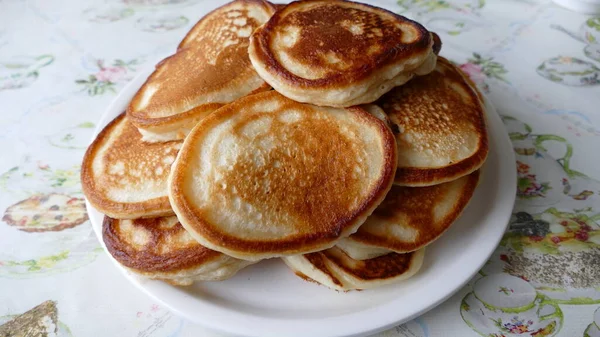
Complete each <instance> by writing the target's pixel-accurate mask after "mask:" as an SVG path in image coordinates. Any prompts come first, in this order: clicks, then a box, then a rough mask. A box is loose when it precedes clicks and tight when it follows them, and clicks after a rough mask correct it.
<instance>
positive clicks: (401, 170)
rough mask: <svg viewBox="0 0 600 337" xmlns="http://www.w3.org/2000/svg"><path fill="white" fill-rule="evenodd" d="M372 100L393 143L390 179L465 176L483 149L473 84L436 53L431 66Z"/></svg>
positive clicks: (416, 181) (436, 180)
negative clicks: (393, 137) (394, 156)
mask: <svg viewBox="0 0 600 337" xmlns="http://www.w3.org/2000/svg"><path fill="white" fill-rule="evenodd" d="M377 104H378V105H379V106H380V107H382V108H383V110H384V111H385V112H386V113H387V114H388V116H389V117H390V120H391V122H392V129H393V131H394V132H395V133H396V141H397V143H398V170H397V171H396V179H395V183H396V184H399V185H405V186H429V185H435V184H440V183H443V182H447V181H452V180H455V179H457V178H460V177H462V176H465V175H467V174H469V173H471V172H473V171H475V170H477V169H478V168H480V167H481V165H483V163H484V162H485V159H486V158H487V154H488V138H487V131H486V125H485V110H484V105H483V103H482V101H481V99H480V94H479V92H478V91H477V89H476V88H475V87H474V86H472V85H470V84H469V82H468V81H467V80H465V78H464V76H463V75H462V72H461V71H460V70H459V69H458V68H457V67H456V66H454V65H453V64H452V63H450V62H449V61H448V60H446V59H444V58H442V57H439V58H438V62H437V66H436V69H435V71H433V72H432V73H431V74H429V75H426V76H420V77H417V78H415V79H413V80H411V81H410V82H409V83H407V84H405V85H403V86H400V87H397V88H394V89H393V90H392V91H390V92H389V93H387V94H386V95H384V96H383V97H382V98H381V99H380V100H378V101H377Z"/></svg>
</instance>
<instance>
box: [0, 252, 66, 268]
mask: <svg viewBox="0 0 600 337" xmlns="http://www.w3.org/2000/svg"><path fill="white" fill-rule="evenodd" d="M67 258H69V251H68V250H63V251H62V252H60V253H58V254H55V255H50V256H44V257H41V258H39V259H37V260H33V259H32V260H25V261H5V262H2V261H0V265H5V266H9V267H14V266H23V267H27V271H40V270H42V269H50V268H53V267H54V266H55V265H56V264H57V263H59V262H60V261H63V260H66V259H67Z"/></svg>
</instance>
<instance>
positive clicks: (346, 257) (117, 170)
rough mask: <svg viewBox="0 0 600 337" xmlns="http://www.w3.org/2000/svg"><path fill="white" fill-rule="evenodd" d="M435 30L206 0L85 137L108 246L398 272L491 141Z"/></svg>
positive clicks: (150, 263)
mask: <svg viewBox="0 0 600 337" xmlns="http://www.w3.org/2000/svg"><path fill="white" fill-rule="evenodd" d="M441 44H442V43H441V40H440V38H439V36H437V35H436V34H435V33H433V32H429V31H427V30H426V29H425V28H424V27H423V26H421V25H420V24H419V23H417V22H414V21H411V20H409V19H407V18H404V17H402V16H399V15H396V14H394V13H391V12H389V11H386V10H383V9H380V8H377V7H373V6H370V5H364V4H360V3H355V2H350V1H343V0H334V1H323V0H314V1H304V2H292V3H291V4H289V5H273V4H270V3H268V2H266V1H260V0H235V1H233V2H231V3H229V4H227V5H225V6H222V7H220V8H217V9H216V10H214V11H212V12H211V13H209V14H208V15H207V16H205V17H204V18H202V19H201V20H200V21H199V22H198V23H197V24H196V25H195V26H194V27H193V28H192V30H191V31H190V32H189V33H187V35H186V36H185V38H184V39H183V40H182V41H181V43H180V44H179V47H178V49H177V52H176V53H175V54H174V55H172V56H170V57H169V58H167V59H165V60H163V61H161V62H160V63H159V64H158V65H157V66H156V69H155V71H154V73H153V74H152V75H150V77H149V78H148V79H147V80H146V82H145V83H144V84H143V85H142V87H141V88H140V89H139V91H138V92H137V93H136V95H135V96H134V97H133V99H132V101H131V102H130V104H129V106H128V108H127V112H126V115H125V114H122V115H120V116H118V117H117V118H116V119H115V120H113V121H112V122H111V123H109V124H108V125H107V126H106V127H105V128H104V130H102V132H100V134H98V136H97V138H96V139H95V140H94V142H93V143H92V144H91V145H90V147H89V148H88V150H87V152H86V155H85V157H84V160H83V164H82V171H81V178H82V185H83V190H84V193H85V195H86V197H87V199H88V200H89V202H90V204H91V205H93V206H94V207H95V208H97V209H98V210H100V211H101V212H102V213H104V214H105V215H106V216H105V218H104V223H103V231H102V236H103V242H104V243H105V245H106V247H107V250H108V251H109V252H110V254H111V255H112V256H113V257H114V259H115V260H116V261H117V262H118V263H120V264H121V265H122V266H123V267H124V268H127V269H128V270H130V271H132V272H134V273H137V274H139V275H142V276H144V277H147V278H151V279H158V280H163V281H166V282H169V283H171V284H175V285H189V284H192V283H193V282H195V281H216V280H223V279H227V278H229V277H232V276H234V275H235V274H236V273H237V272H238V270H240V269H242V268H244V267H246V266H248V265H250V264H253V263H259V261H260V260H263V259H269V258H281V259H282V260H283V261H284V262H285V263H286V264H287V265H288V266H289V268H290V269H291V270H292V271H294V272H295V273H296V274H297V275H298V276H300V277H302V278H304V279H307V280H311V281H315V282H317V283H319V284H322V285H325V286H327V287H329V288H332V289H335V290H341V291H347V290H353V289H368V288H374V287H378V286H381V285H385V284H389V283H393V282H399V281H401V280H405V279H407V278H409V277H412V276H413V275H415V274H416V273H417V272H418V271H419V269H420V268H421V265H422V263H423V259H424V255H425V247H426V246H427V245H429V244H430V243H432V242H433V241H435V240H436V239H437V238H439V237H440V236H441V235H442V234H443V233H444V232H446V231H447V230H448V228H449V227H450V226H451V225H452V223H454V222H455V221H456V219H457V218H458V217H459V216H460V214H461V212H462V211H463V210H464V209H465V207H466V206H467V204H468V202H469V200H470V199H471V198H472V196H473V193H474V190H475V188H476V186H477V184H478V181H479V175H480V167H481V166H482V165H483V163H484V162H485V160H486V157H487V152H488V146H487V133H486V132H487V131H486V126H485V115H484V113H485V111H484V107H483V96H481V94H480V93H479V92H478V91H477V89H476V88H475V87H474V84H473V83H472V82H471V81H470V80H469V79H468V78H467V77H466V76H465V75H464V74H462V72H461V71H460V70H459V69H458V68H457V67H455V66H454V65H453V64H452V63H450V62H449V61H448V60H446V59H444V58H442V57H438V56H437V55H438V53H439V52H440V48H441ZM271 86H272V87H273V89H274V90H270V89H271ZM18 209H19V208H15V209H13V210H12V211H11V212H12V213H11V214H10V215H11V217H8V218H7V217H6V216H5V219H9V220H11V221H12V219H13V218H14V216H13V215H14V214H16V213H15V211H14V210H17V211H18ZM17 213H18V212H17ZM5 221H8V220H5ZM265 270H266V269H265ZM236 282H237V281H236Z"/></svg>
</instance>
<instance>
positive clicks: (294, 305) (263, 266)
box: [88, 68, 516, 337]
mask: <svg viewBox="0 0 600 337" xmlns="http://www.w3.org/2000/svg"><path fill="white" fill-rule="evenodd" d="M152 70H153V69H152V68H150V69H146V70H145V71H143V72H142V73H141V74H140V75H139V76H138V77H136V78H135V79H134V80H133V81H132V82H131V83H130V84H129V85H128V86H127V87H125V88H124V89H123V91H122V92H121V93H120V94H119V96H118V97H117V98H116V99H115V100H114V101H113V103H112V104H111V105H110V107H109V108H108V110H107V111H106V113H105V114H104V116H103V118H102V120H101V121H100V123H99V128H98V129H97V130H96V134H97V133H98V132H99V130H100V129H101V128H103V127H104V126H105V125H106V124H107V123H108V122H109V121H110V120H112V119H113V118H115V117H116V116H117V115H118V114H120V113H121V112H123V111H124V110H125V108H126V106H127V104H128V102H129V101H130V99H131V98H132V97H133V95H134V94H135V92H136V91H137V90H138V88H139V87H140V86H141V85H142V84H143V82H144V81H145V79H146V78H147V76H149V74H150V73H151V72H152ZM487 109H488V127H489V144H490V153H489V157H488V160H487V162H486V164H485V166H484V168H483V175H482V181H481V183H480V185H479V187H478V188H477V191H476V192H475V196H474V197H473V200H472V201H471V203H470V205H469V206H468V208H467V209H466V210H465V212H464V214H463V215H462V217H461V218H460V219H459V220H458V221H457V222H456V223H455V224H454V225H453V226H452V227H451V228H450V229H449V230H448V231H447V232H446V233H445V234H444V235H443V236H442V237H441V238H440V239H439V240H437V241H436V242H434V243H433V244H431V245H430V246H429V247H428V248H427V251H426V254H425V261H424V264H423V267H422V269H421V271H419V273H418V274H417V275H415V276H414V277H412V278H411V279H409V280H407V281H405V282H401V283H398V284H393V285H389V286H384V287H381V288H378V289H373V290H365V291H354V292H348V293H338V292H335V291H333V290H329V289H328V288H325V287H323V286H319V285H316V284H313V283H309V282H306V281H304V280H302V279H300V278H298V277H297V276H295V275H294V273H292V272H291V271H290V270H288V269H287V267H286V266H285V265H284V264H283V262H281V261H280V260H279V259H273V260H268V261H263V262H261V263H258V264H256V265H253V266H251V267H248V268H246V269H244V270H242V271H241V272H239V273H238V274H237V275H236V276H235V277H233V278H231V279H229V280H226V281H222V282H204V283H196V284H195V285H194V286H191V287H179V288H178V287H175V286H171V285H169V284H167V283H164V282H160V281H152V280H145V279H143V278H140V277H138V276H137V275H134V274H132V273H131V272H128V271H126V270H125V269H123V268H122V267H121V266H120V265H119V264H118V263H116V261H115V264H116V265H117V266H118V267H119V268H120V269H121V270H122V271H123V272H124V273H125V275H126V276H127V278H128V279H129V280H130V281H131V282H132V283H133V284H135V285H136V286H137V287H138V288H140V289H141V290H143V291H144V292H146V293H147V294H148V295H150V296H152V297H154V298H155V299H156V300H158V301H160V302H162V303H163V304H164V305H166V306H167V307H169V308H171V309H172V310H173V311H175V312H176V313H178V314H179V315H181V316H183V317H185V318H186V319H188V320H190V321H193V322H196V323H199V324H201V325H204V326H206V327H209V328H212V329H215V330H218V331H223V332H227V333H232V334H235V335H238V336H239V335H241V336H252V337H254V336H256V337H270V336H274V337H283V336H302V337H306V336H310V337H320V336H364V335H368V334H373V333H376V332H379V331H382V330H384V329H387V328H390V327H392V326H394V325H397V324H399V323H401V322H404V321H407V320H410V319H412V318H414V317H417V316H419V315H421V314H423V313H424V312H426V311H427V310H429V309H432V308H433V307H435V306H437V305H438V304H440V303H442V302H443V301H444V300H446V299H447V298H448V297H450V296H451V295H452V294H453V293H454V292H455V291H457V290H459V289H460V288H461V287H462V286H463V285H464V284H465V283H466V282H467V281H468V280H469V279H471V277H472V276H473V275H474V274H475V273H476V272H477V271H478V270H479V269H480V268H481V267H482V266H483V264H484V263H485V262H486V261H487V259H488V257H489V256H490V255H491V254H492V252H493V251H494V248H495V247H496V246H497V245H498V242H499V240H500V238H501V237H502V234H503V233H504V230H505V229H506V226H507V223H508V221H509V217H510V215H511V211H512V208H513V204H514V201H515V195H516V168H515V157H514V154H513V150H512V145H511V143H510V140H509V138H508V135H507V133H506V131H505V129H504V126H503V124H502V121H501V120H500V118H499V116H498V114H497V113H496V111H495V110H494V108H493V107H491V106H489V105H488V107H487ZM88 211H89V216H90V219H91V221H92V224H93V227H94V230H95V232H96V234H97V235H98V238H101V227H102V217H103V216H102V214H100V213H99V212H98V211H97V210H95V209H94V208H93V207H91V206H90V205H89V204H88ZM100 241H102V240H100ZM102 245H103V246H104V244H103V243H102ZM105 249H106V247H105Z"/></svg>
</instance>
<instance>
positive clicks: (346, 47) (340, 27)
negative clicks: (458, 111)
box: [249, 0, 436, 107]
mask: <svg viewBox="0 0 600 337" xmlns="http://www.w3.org/2000/svg"><path fill="white" fill-rule="evenodd" d="M249 54H250V60H251V61H252V64H253V65H254V67H255V68H256V71H257V72H258V74H259V75H260V76H261V77H262V78H263V79H264V80H265V81H266V82H267V83H269V84H270V85H271V86H272V87H273V88H274V89H275V90H277V91H278V92H280V93H281V94H282V95H285V96H287V97H289V98H291V99H293V100H296V101H298V102H306V103H311V104H316V105H322V106H332V107H348V106H352V105H358V104H363V103H371V102H373V101H375V100H377V99H378V98H379V97H380V96H381V95H383V94H384V93H386V92H387V91H389V90H390V89H392V88H393V87H395V86H398V85H402V84H404V83H406V82H407V81H408V80H410V79H411V78H412V77H413V76H414V75H425V74H427V73H429V72H431V71H432V70H433V68H434V67H435V63H436V54H435V52H434V38H433V36H432V34H431V33H430V32H429V31H427V30H426V29H425V28H424V27H423V26H421V25H420V24H419V23H417V22H414V21H411V20H409V19H407V18H405V17H402V16H400V15H397V14H394V13H392V12H389V11H387V10H384V9H381V8H377V7H373V6H369V5H365V4H361V3H356V2H350V1H329V0H327V1H325V0H318V1H297V2H293V3H291V4H289V5H288V6H286V7H284V8H282V9H280V10H278V11H277V12H276V13H275V14H274V15H273V16H272V17H271V19H269V21H268V22H267V23H265V24H264V25H263V26H261V27H260V28H258V29H257V30H256V31H255V32H254V34H252V37H251V39H250V47H249Z"/></svg>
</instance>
